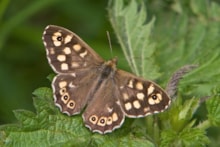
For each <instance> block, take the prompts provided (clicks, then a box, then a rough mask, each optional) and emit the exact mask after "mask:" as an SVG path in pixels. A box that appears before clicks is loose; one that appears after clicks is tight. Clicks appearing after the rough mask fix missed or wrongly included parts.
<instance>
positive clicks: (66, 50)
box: [63, 47, 71, 55]
mask: <svg viewBox="0 0 220 147" xmlns="http://www.w3.org/2000/svg"><path fill="white" fill-rule="evenodd" d="M63 52H64V53H65V54H66V55H69V54H71V50H70V48H69V47H65V48H64V49H63Z"/></svg>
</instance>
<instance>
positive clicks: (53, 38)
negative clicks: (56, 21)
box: [52, 32, 62, 46]
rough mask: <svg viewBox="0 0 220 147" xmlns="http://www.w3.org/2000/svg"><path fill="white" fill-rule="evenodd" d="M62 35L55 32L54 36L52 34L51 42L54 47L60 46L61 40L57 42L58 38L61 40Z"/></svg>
mask: <svg viewBox="0 0 220 147" xmlns="http://www.w3.org/2000/svg"><path fill="white" fill-rule="evenodd" d="M61 35H62V34H61V33H60V32H55V33H54V34H53V36H52V40H53V44H54V45H55V46H60V45H61V43H62V42H61V40H58V38H59V37H61V39H62V36H61Z"/></svg>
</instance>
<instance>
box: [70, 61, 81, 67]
mask: <svg viewBox="0 0 220 147" xmlns="http://www.w3.org/2000/svg"><path fill="white" fill-rule="evenodd" d="M71 66H72V67H73V68H74V67H75V68H76V67H79V63H77V62H72V64H71Z"/></svg>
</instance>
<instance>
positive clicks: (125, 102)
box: [43, 25, 171, 134]
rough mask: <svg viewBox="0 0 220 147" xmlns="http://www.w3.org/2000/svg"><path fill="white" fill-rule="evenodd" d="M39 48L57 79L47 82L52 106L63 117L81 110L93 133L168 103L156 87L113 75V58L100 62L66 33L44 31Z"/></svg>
mask: <svg viewBox="0 0 220 147" xmlns="http://www.w3.org/2000/svg"><path fill="white" fill-rule="evenodd" d="M43 42H44V45H45V47H46V52H47V59H48V61H49V64H50V66H51V67H52V68H53V70H54V72H56V73H57V75H56V76H55V77H54V79H53V82H52V88H53V94H54V102H55V105H56V106H58V107H59V108H60V111H61V112H63V113H66V114H67V115H75V114H78V113H80V112H81V111H82V110H84V112H83V114H82V117H83V121H84V123H85V125H86V127H88V128H89V129H90V130H91V131H93V132H99V133H101V134H104V133H109V132H112V131H113V130H115V129H116V128H119V127H120V126H121V125H122V124H123V122H124V119H125V116H127V117H131V118H137V117H144V116H147V115H150V114H154V113H159V112H162V111H164V110H165V109H167V108H168V107H169V105H170V103H171V99H170V98H169V96H168V95H167V93H166V92H165V91H164V90H163V89H162V88H160V87H159V86H158V85H157V84H155V83H154V82H152V81H149V80H144V79H143V78H140V77H137V76H135V75H133V74H131V73H129V72H126V71H123V70H119V69H117V68H116V64H117V58H113V59H111V60H109V61H104V60H103V59H102V58H101V57H100V56H99V55H98V54H97V53H96V52H95V51H94V50H93V49H92V48H91V47H89V46H88V45H87V44H86V43H85V42H84V41H83V40H82V39H81V38H80V37H78V36H77V35H76V34H75V33H73V32H71V31H69V30H67V29H65V28H62V27H59V26H54V25H49V26H47V27H46V28H45V31H44V33H43ZM84 108H85V109H84Z"/></svg>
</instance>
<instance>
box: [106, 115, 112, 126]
mask: <svg viewBox="0 0 220 147" xmlns="http://www.w3.org/2000/svg"><path fill="white" fill-rule="evenodd" d="M106 124H107V125H111V124H112V117H111V116H110V117H108V118H107V121H106Z"/></svg>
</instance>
